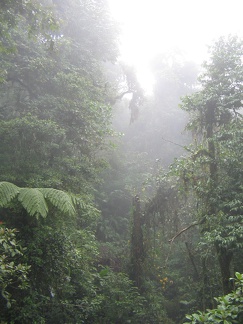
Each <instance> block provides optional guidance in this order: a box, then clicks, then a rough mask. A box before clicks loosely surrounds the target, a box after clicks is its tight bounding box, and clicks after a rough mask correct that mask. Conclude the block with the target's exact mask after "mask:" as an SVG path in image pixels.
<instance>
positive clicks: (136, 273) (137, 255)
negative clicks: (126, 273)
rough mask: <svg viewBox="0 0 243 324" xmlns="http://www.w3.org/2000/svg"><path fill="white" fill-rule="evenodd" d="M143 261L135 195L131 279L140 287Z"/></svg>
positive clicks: (139, 209) (140, 216) (140, 229)
mask: <svg viewBox="0 0 243 324" xmlns="http://www.w3.org/2000/svg"><path fill="white" fill-rule="evenodd" d="M143 261H144V246H143V232H142V213H141V208H140V199H139V197H138V196H135V197H134V199H133V227H132V238H131V279H132V280H133V281H134V282H135V284H136V286H137V287H138V288H139V289H141V286H142V274H143V267H142V264H143Z"/></svg>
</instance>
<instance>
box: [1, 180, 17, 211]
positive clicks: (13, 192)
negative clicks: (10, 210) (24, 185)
mask: <svg viewBox="0 0 243 324" xmlns="http://www.w3.org/2000/svg"><path fill="white" fill-rule="evenodd" d="M18 194H19V187H17V186H15V185H14V184H13V183H11V182H6V181H2V182H0V207H4V206H6V205H7V204H8V203H9V202H10V201H11V200H12V199H14V198H15V197H16V196H17V195H18Z"/></svg>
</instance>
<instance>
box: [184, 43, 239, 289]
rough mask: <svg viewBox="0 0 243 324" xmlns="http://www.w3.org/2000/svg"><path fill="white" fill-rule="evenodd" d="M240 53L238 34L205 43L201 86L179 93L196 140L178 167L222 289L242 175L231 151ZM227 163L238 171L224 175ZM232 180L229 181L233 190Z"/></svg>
mask: <svg viewBox="0 0 243 324" xmlns="http://www.w3.org/2000/svg"><path fill="white" fill-rule="evenodd" d="M242 55H243V42H242V41H241V40H240V39H237V38H236V37H229V38H228V39H224V38H220V39H219V40H218V41H217V42H216V43H215V44H214V46H213V47H212V48H211V58H210V61H209V62H208V63H205V64H204V73H203V74H202V75H201V77H200V79H199V80H200V83H201V87H202V89H201V90H199V91H198V92H196V93H194V94H193V95H191V96H187V97H185V98H184V99H183V104H182V108H183V109H184V110H186V111H188V112H190V114H191V120H190V122H189V124H188V128H189V129H191V130H192V131H193V133H194V135H195V136H197V135H198V136H199V137H198V138H199V139H200V140H199V142H197V143H198V144H197V145H196V147H195V150H194V152H193V154H192V155H191V157H190V159H187V163H188V164H187V166H186V167H183V168H184V171H185V172H186V173H185V174H184V180H185V181H187V182H188V183H191V184H192V189H193V191H194V192H195V193H196V194H197V196H198V198H199V200H200V202H201V204H202V205H201V212H200V224H201V226H202V233H203V236H204V237H208V236H210V237H211V240H212V241H213V243H214V246H215V249H216V252H217V256H218V261H219V266H220V270H221V275H222V284H223V290H224V293H228V292H229V290H230V285H229V278H230V264H231V261H232V257H233V250H234V247H235V248H236V245H237V244H236V241H237V239H236V237H237V234H236V232H237V230H236V226H237V224H239V223H238V222H239V219H240V218H241V217H242V210H241V209H239V208H236V209H234V212H233V209H231V208H230V206H235V205H234V202H235V193H236V192H237V196H239V195H240V196H241V198H240V199H242V188H241V185H240V184H239V178H240V179H241V178H242V172H239V163H241V162H240V161H239V160H238V158H240V159H241V160H242V155H241V157H240V156H238V158H237V159H236V158H235V155H236V154H237V155H239V154H242V147H241V144H240V141H241V138H242V134H241V131H240V129H241V127H242V115H241V113H240V111H241V109H242V99H243V96H242V89H243V64H242ZM226 152H227V153H226ZM233 152H234V153H233ZM226 161H227V162H226ZM229 161H231V162H229ZM229 163H230V164H231V165H232V167H233V165H234V167H233V168H234V169H237V170H238V172H239V173H238V175H237V176H236V173H235V172H232V171H231V172H230V173H229V174H228V176H227V177H226V169H228V166H227V165H228V164H229ZM187 168H188V170H189V172H187V171H188V170H186V169H187ZM184 171H183V172H184ZM186 174H187V175H186ZM188 174H190V176H188ZM185 175H186V176H185ZM237 178H238V179H237ZM226 179H227V181H226ZM233 179H234V180H233ZM232 181H235V185H234V189H233V188H232ZM226 188H227V189H226ZM225 189H226V190H227V191H228V194H227V195H226V192H225ZM232 189H233V192H232V191H231V190H232ZM239 217H240V218H239ZM229 224H230V225H229ZM228 226H229V227H231V226H232V227H233V228H234V230H235V231H236V232H235V234H236V236H235V237H234V239H233V241H232V238H227V236H228V235H229V232H228V233H227V230H226V228H228V230H229V227H228ZM223 227H224V228H225V229H224V230H222V229H223ZM212 233H214V234H213V235H212ZM238 239H239V237H238ZM233 242H234V243H233ZM238 243H239V241H238ZM235 244H236V245H235Z"/></svg>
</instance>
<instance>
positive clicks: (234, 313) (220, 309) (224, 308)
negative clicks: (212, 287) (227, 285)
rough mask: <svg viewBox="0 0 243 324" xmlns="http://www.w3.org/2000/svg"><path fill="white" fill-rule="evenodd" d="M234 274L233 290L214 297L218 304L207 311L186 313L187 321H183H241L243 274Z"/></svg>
mask: <svg viewBox="0 0 243 324" xmlns="http://www.w3.org/2000/svg"><path fill="white" fill-rule="evenodd" d="M235 276H236V279H235V290H234V291H233V292H232V293H230V294H228V295H225V296H223V297H218V298H215V300H216V302H217V304H218V306H217V308H215V309H212V310H207V312H197V313H194V314H192V315H187V316H186V318H187V321H186V322H185V323H191V324H200V323H220V324H231V323H241V321H242V319H243V295H242V289H243V275H242V274H240V273H239V272H236V273H235ZM232 280H233V279H232Z"/></svg>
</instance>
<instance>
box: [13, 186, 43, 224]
mask: <svg viewBox="0 0 243 324" xmlns="http://www.w3.org/2000/svg"><path fill="white" fill-rule="evenodd" d="M18 200H19V202H21V204H22V206H23V207H24V208H25V209H26V210H27V212H28V213H29V214H30V215H31V216H36V217H38V216H42V217H44V218H45V217H46V216H47V212H48V207H47V204H46V201H45V198H44V196H43V194H42V193H41V191H40V190H39V189H36V188H22V189H20V194H19V196H18Z"/></svg>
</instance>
